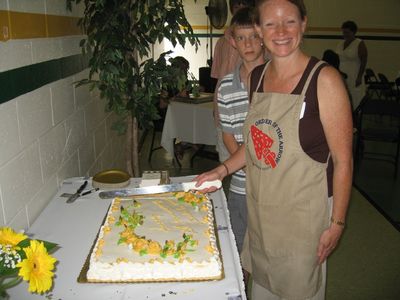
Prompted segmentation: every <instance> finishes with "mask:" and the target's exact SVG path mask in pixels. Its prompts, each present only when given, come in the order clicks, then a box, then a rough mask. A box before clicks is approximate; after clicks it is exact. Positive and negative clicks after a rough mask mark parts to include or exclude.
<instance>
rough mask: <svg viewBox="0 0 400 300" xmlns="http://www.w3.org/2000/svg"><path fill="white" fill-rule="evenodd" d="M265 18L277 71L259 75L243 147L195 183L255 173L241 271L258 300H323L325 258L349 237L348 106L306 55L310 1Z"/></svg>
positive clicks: (269, 9)
mask: <svg viewBox="0 0 400 300" xmlns="http://www.w3.org/2000/svg"><path fill="white" fill-rule="evenodd" d="M257 12H258V17H257V20H258V23H257V25H256V29H257V31H258V33H259V35H260V36H261V38H262V40H263V43H264V45H266V47H267V48H268V50H269V55H270V61H269V62H268V63H267V64H264V65H261V66H258V67H256V68H255V69H254V70H253V72H252V74H251V80H250V81H251V82H250V93H251V106H250V109H249V113H248V115H247V117H246V121H245V122H244V126H243V136H244V144H243V145H242V146H241V147H240V148H239V149H238V150H237V151H236V152H235V153H234V154H233V155H232V156H231V158H229V159H228V160H226V161H225V162H224V165H221V166H219V167H217V168H216V169H214V170H212V171H210V172H207V173H203V174H201V175H200V176H198V178H197V179H196V180H198V181H199V183H201V182H203V181H204V180H213V179H216V178H219V179H222V178H223V177H224V176H226V175H227V174H226V173H227V172H226V170H229V171H230V172H234V171H236V170H238V169H240V168H242V167H243V166H244V165H246V197H247V206H248V227H247V228H248V229H247V230H248V231H247V232H248V240H247V241H246V239H245V243H244V245H243V250H242V262H243V268H244V269H246V270H248V271H250V273H251V274H252V275H253V280H254V282H253V288H252V299H255V300H258V299H282V298H285V299H292V298H293V299H294V298H295V299H324V295H325V282H326V277H325V272H326V258H327V257H328V256H329V255H330V254H331V253H332V251H333V249H334V248H335V247H336V246H337V243H338V241H339V239H340V237H341V235H342V232H343V228H344V223H345V218H346V211H347V206H348V201H349V195H350V188H351V176H352V154H351V149H352V145H351V143H352V121H351V109H350V105H349V100H348V97H347V92H346V89H345V87H344V84H343V80H342V78H341V76H340V74H339V73H338V72H337V70H336V69H334V68H332V67H330V66H329V65H327V64H326V63H324V62H322V61H319V60H318V59H317V58H315V57H310V56H308V55H307V54H305V53H304V52H302V50H301V49H300V43H301V40H302V38H303V34H304V31H305V29H306V25H307V17H306V10H305V7H304V3H303V1H301V0H297V1H295V0H292V1H289V0H264V1H262V0H261V1H258V4H257ZM338 133H340V134H338ZM299 174H307V175H306V176H303V177H301V178H299ZM266 278H268V280H266Z"/></svg>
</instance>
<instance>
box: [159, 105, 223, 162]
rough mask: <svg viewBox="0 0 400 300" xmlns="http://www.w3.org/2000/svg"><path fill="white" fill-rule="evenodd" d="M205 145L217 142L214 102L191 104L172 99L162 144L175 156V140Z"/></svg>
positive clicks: (166, 117)
mask: <svg viewBox="0 0 400 300" xmlns="http://www.w3.org/2000/svg"><path fill="white" fill-rule="evenodd" d="M175 139H179V140H181V141H184V142H189V143H193V144H203V145H216V144H217V131H216V128H215V122H214V117H213V102H206V103H199V104H190V103H184V102H178V101H171V102H170V104H169V105H168V110H167V114H166V116H165V122H164V128H163V132H162V137H161V146H162V147H164V148H165V150H167V152H169V153H170V154H171V155H172V156H174V140H175Z"/></svg>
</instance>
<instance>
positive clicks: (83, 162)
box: [78, 137, 97, 176]
mask: <svg viewBox="0 0 400 300" xmlns="http://www.w3.org/2000/svg"><path fill="white" fill-rule="evenodd" d="M78 153H79V166H80V174H82V176H84V175H89V174H91V175H94V174H96V173H97V172H89V170H90V169H91V168H92V166H93V165H94V163H95V160H96V159H95V158H96V156H95V154H94V141H93V137H90V138H89V137H88V138H87V139H86V140H85V142H84V143H82V144H81V145H80V146H79V149H78Z"/></svg>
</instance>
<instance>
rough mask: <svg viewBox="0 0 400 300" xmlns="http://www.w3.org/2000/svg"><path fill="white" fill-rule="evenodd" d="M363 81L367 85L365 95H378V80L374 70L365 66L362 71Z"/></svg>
mask: <svg viewBox="0 0 400 300" xmlns="http://www.w3.org/2000/svg"><path fill="white" fill-rule="evenodd" d="M364 82H365V85H366V86H367V95H370V96H374V95H375V96H376V97H380V88H381V87H380V82H379V79H378V77H377V76H376V74H375V72H374V70H372V69H371V68H366V69H365V73H364Z"/></svg>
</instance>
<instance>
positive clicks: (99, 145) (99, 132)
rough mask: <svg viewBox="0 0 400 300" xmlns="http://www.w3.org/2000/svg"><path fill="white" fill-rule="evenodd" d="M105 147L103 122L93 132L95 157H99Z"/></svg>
mask: <svg viewBox="0 0 400 300" xmlns="http://www.w3.org/2000/svg"><path fill="white" fill-rule="evenodd" d="M106 145H107V140H106V122H105V121H103V122H101V124H99V126H98V127H97V128H96V130H95V131H94V152H95V154H96V157H99V156H100V153H101V152H102V151H104V148H105V146H106Z"/></svg>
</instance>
